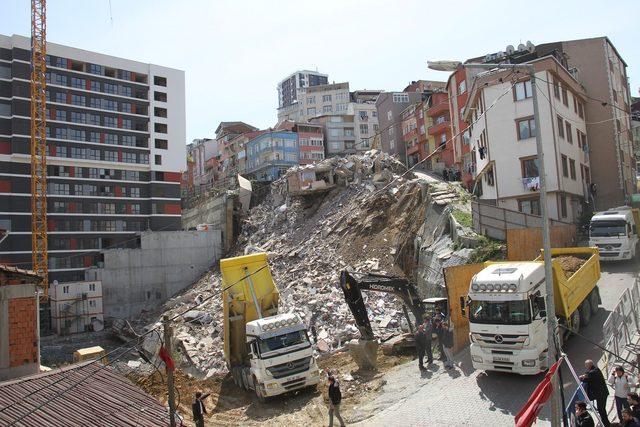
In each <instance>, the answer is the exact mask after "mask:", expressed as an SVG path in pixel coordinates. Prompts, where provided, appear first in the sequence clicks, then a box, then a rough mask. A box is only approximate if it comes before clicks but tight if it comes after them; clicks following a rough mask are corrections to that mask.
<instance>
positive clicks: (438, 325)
mask: <svg viewBox="0 0 640 427" xmlns="http://www.w3.org/2000/svg"><path fill="white" fill-rule="evenodd" d="M433 329H434V331H435V333H436V338H437V340H438V351H439V352H440V360H442V361H443V362H444V361H445V360H446V357H445V355H444V346H443V345H442V339H443V334H444V329H443V327H442V319H441V318H440V317H436V322H435V325H434V326H433Z"/></svg>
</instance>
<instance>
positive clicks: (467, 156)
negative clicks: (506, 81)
mask: <svg viewBox="0 0 640 427" xmlns="http://www.w3.org/2000/svg"><path fill="white" fill-rule="evenodd" d="M468 74H470V73H468V72H467V69H465V68H463V67H459V68H458V70H456V71H455V72H454V73H452V74H451V76H449V80H448V81H447V94H448V97H449V115H450V119H451V138H452V142H451V148H452V154H453V166H454V168H455V169H456V170H458V171H459V172H460V180H461V181H462V184H463V185H464V186H465V187H467V189H469V190H471V189H472V186H473V184H472V183H473V162H472V161H471V151H470V145H469V141H470V133H471V130H470V129H469V123H467V122H465V121H464V120H463V117H464V110H465V105H466V103H467V99H468V97H469V91H468V90H467V87H468V86H470V84H469V81H473V80H468V79H467V75H468Z"/></svg>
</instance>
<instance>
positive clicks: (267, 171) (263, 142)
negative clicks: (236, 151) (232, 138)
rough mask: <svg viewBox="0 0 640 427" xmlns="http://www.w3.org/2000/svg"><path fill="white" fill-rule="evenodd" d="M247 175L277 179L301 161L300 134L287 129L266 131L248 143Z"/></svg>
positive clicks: (258, 178)
mask: <svg viewBox="0 0 640 427" xmlns="http://www.w3.org/2000/svg"><path fill="white" fill-rule="evenodd" d="M246 151H247V162H246V169H245V175H246V176H247V178H250V179H254V180H257V181H275V180H276V179H278V178H280V177H281V176H282V175H283V174H284V173H285V172H286V171H287V169H289V168H290V167H291V166H295V165H297V164H298V162H299V150H298V135H297V134H296V133H295V132H290V131H285V130H272V129H269V130H268V131H264V132H263V133H261V134H260V135H258V136H256V137H255V138H253V139H251V140H250V141H248V142H247V145H246Z"/></svg>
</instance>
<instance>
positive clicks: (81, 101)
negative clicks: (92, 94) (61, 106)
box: [71, 95, 86, 107]
mask: <svg viewBox="0 0 640 427" xmlns="http://www.w3.org/2000/svg"><path fill="white" fill-rule="evenodd" d="M71 103H72V104H73V105H80V106H82V107H84V106H85V105H86V100H85V97H84V96H82V95H71Z"/></svg>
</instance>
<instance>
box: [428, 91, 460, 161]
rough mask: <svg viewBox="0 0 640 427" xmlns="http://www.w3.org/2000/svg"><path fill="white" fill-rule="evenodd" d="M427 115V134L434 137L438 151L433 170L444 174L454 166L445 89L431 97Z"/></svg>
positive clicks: (447, 95) (435, 148) (449, 117)
mask: <svg viewBox="0 0 640 427" xmlns="http://www.w3.org/2000/svg"><path fill="white" fill-rule="evenodd" d="M426 114H427V117H429V123H430V125H429V127H428V128H427V133H428V134H429V136H431V137H433V139H434V142H435V147H434V151H437V153H436V154H434V155H433V162H432V165H433V170H434V171H436V172H439V173H443V171H444V170H445V169H447V170H449V169H451V168H452V167H453V166H454V161H453V141H452V139H451V112H450V104H449V94H448V93H447V92H446V91H445V90H444V89H441V90H440V91H438V92H434V93H432V94H431V95H430V96H429V108H428V109H427V112H426Z"/></svg>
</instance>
